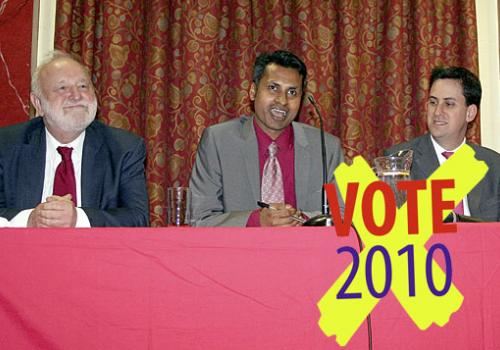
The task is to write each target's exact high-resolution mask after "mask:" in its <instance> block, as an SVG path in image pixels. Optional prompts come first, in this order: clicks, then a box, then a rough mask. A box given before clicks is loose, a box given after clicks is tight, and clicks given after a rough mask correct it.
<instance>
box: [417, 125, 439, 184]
mask: <svg viewBox="0 0 500 350" xmlns="http://www.w3.org/2000/svg"><path fill="white" fill-rule="evenodd" d="M413 152H414V155H413V163H414V165H413V166H412V169H415V170H414V172H413V173H412V178H413V179H414V180H418V179H427V178H428V177H429V176H430V175H431V174H432V173H433V172H434V171H435V170H436V169H437V168H438V167H439V160H438V158H437V156H436V151H435V150H434V146H433V145H432V141H431V138H430V136H429V133H427V134H425V135H424V136H423V137H422V138H420V139H419V140H418V142H416V143H415V146H414V147H413Z"/></svg>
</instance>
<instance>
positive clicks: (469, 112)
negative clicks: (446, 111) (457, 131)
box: [465, 105, 477, 123]
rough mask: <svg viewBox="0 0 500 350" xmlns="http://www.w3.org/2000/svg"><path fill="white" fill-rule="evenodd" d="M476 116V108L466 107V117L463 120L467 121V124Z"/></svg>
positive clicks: (473, 106) (472, 106)
mask: <svg viewBox="0 0 500 350" xmlns="http://www.w3.org/2000/svg"><path fill="white" fill-rule="evenodd" d="M476 115H477V106H476V105H470V106H468V107H467V116H466V117H465V120H466V121H467V123H470V122H472V121H473V120H474V119H476Z"/></svg>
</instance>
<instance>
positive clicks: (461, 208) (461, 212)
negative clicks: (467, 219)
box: [441, 151, 464, 215]
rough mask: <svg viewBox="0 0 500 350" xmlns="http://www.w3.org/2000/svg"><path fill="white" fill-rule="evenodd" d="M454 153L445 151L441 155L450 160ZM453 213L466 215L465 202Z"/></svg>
mask: <svg viewBox="0 0 500 350" xmlns="http://www.w3.org/2000/svg"><path fill="white" fill-rule="evenodd" d="M453 153H454V152H450V151H444V152H443V153H441V154H442V155H443V157H445V158H446V159H448V158H450V157H451V156H452V155H453ZM453 211H454V212H455V213H457V214H460V215H464V202H463V201H460V203H458V204H457V207H456V208H455V209H454V210H453Z"/></svg>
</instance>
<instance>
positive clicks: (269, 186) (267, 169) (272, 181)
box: [261, 141, 285, 203]
mask: <svg viewBox="0 0 500 350" xmlns="http://www.w3.org/2000/svg"><path fill="white" fill-rule="evenodd" d="M268 152H269V157H268V158H267V160H266V163H265V164H264V170H263V172H262V185H261V197H262V201H263V202H265V203H284V202H285V194H284V189H283V174H282V173H281V167H280V163H279V162H278V157H276V155H277V153H278V145H277V144H276V142H274V141H273V142H271V144H270V145H269V148H268Z"/></svg>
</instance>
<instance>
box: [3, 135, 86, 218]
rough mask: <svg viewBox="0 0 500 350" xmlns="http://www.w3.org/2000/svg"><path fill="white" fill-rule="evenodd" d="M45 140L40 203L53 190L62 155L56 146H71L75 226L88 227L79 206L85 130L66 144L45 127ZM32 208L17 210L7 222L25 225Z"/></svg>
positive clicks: (83, 212) (84, 215)
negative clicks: (75, 201) (75, 204)
mask: <svg viewBox="0 0 500 350" xmlns="http://www.w3.org/2000/svg"><path fill="white" fill-rule="evenodd" d="M45 140H46V152H45V175H44V180H43V192H42V198H41V200H40V203H43V202H46V201H47V197H49V196H51V195H52V193H53V191H54V178H55V175H56V169H57V166H58V165H59V163H60V162H61V161H62V157H61V155H60V154H59V152H57V147H59V146H62V147H71V148H73V152H71V161H72V162H73V168H74V170H75V181H76V197H77V198H76V199H77V208H76V215H77V218H76V227H90V221H89V218H88V217H87V214H85V211H84V210H83V209H82V208H80V206H81V204H82V186H81V178H82V176H81V174H82V154H83V141H84V140H85V131H83V132H82V133H81V134H80V135H79V136H78V137H77V138H76V139H74V140H73V141H72V142H70V143H68V144H62V143H59V141H57V140H56V139H55V137H54V136H52V135H51V133H50V132H49V131H48V130H47V129H45ZM32 210H33V209H26V210H23V211H21V212H19V213H18V214H17V215H16V216H15V217H13V218H12V220H11V221H10V223H9V226H11V227H26V226H27V225H28V218H29V216H30V214H31V211H32Z"/></svg>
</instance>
